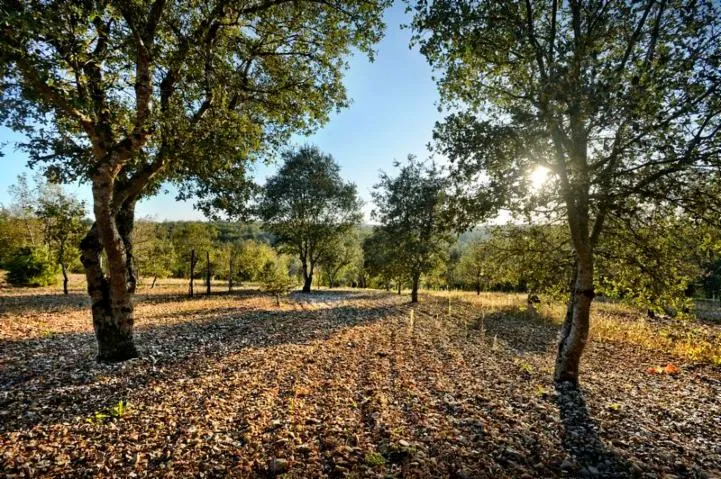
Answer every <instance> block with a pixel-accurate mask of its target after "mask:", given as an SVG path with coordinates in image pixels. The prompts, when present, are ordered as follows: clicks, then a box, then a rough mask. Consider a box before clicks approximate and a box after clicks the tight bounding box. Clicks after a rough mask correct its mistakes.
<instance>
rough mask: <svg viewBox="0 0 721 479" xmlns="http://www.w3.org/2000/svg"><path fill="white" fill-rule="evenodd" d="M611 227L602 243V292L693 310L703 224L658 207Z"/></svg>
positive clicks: (664, 309)
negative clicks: (692, 289)
mask: <svg viewBox="0 0 721 479" xmlns="http://www.w3.org/2000/svg"><path fill="white" fill-rule="evenodd" d="M609 226H610V227H609V228H608V229H607V230H606V231H605V233H604V235H603V236H602V238H601V240H600V244H599V256H600V261H599V266H598V268H597V270H598V273H597V281H596V283H597V284H598V285H599V292H600V293H601V294H603V295H604V296H607V297H610V298H614V299H619V300H622V301H624V302H626V303H630V304H632V305H635V306H638V307H641V308H644V309H648V310H650V311H654V312H656V313H671V314H673V315H675V314H677V313H680V312H683V311H688V310H689V309H690V308H691V307H692V299H691V298H690V297H689V295H688V294H687V292H688V290H689V286H690V285H691V284H692V283H693V282H694V280H695V279H696V278H698V277H700V276H701V265H700V264H699V262H698V260H697V259H696V258H695V255H697V254H699V253H701V252H702V251H703V250H704V249H705V245H704V240H705V235H704V233H705V232H704V228H703V227H702V225H699V224H697V223H696V222H695V221H692V220H690V219H689V218H688V217H682V216H677V215H674V213H673V211H669V210H665V209H659V210H656V211H649V212H648V213H647V214H645V215H643V216H638V217H636V218H633V219H629V220H626V221H624V222H623V224H619V223H618V222H617V220H616V221H613V222H611V223H610V225H609Z"/></svg>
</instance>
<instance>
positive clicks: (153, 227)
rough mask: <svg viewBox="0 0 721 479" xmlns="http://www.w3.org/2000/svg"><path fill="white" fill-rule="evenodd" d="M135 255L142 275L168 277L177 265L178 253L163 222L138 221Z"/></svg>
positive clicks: (134, 242)
mask: <svg viewBox="0 0 721 479" xmlns="http://www.w3.org/2000/svg"><path fill="white" fill-rule="evenodd" d="M133 255H134V256H135V262H136V265H137V268H138V274H139V276H141V277H151V278H167V277H168V276H170V275H171V274H172V272H173V268H174V267H175V266H176V262H177V254H176V251H175V244H174V243H173V241H171V238H170V232H169V230H168V229H167V228H164V227H163V224H161V223H154V222H152V221H150V220H143V221H137V222H136V223H135V228H133Z"/></svg>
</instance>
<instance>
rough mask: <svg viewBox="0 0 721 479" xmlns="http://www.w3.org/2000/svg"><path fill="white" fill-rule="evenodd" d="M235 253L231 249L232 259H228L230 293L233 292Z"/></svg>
mask: <svg viewBox="0 0 721 479" xmlns="http://www.w3.org/2000/svg"><path fill="white" fill-rule="evenodd" d="M233 260H234V258H233V251H232V249H231V252H230V257H229V259H228V292H229V293H232V292H233Z"/></svg>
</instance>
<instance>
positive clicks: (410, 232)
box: [371, 156, 451, 289]
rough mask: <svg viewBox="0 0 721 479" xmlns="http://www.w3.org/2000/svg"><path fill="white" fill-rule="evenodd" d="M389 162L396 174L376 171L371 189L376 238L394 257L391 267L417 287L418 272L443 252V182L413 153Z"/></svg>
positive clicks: (446, 241) (446, 233) (446, 242)
mask: <svg viewBox="0 0 721 479" xmlns="http://www.w3.org/2000/svg"><path fill="white" fill-rule="evenodd" d="M395 166H396V167H399V168H400V171H399V173H398V176H396V177H395V178H393V177H390V176H388V175H387V174H386V173H381V177H380V182H379V183H378V184H377V185H376V187H375V191H374V193H373V198H374V200H375V204H376V209H375V210H374V211H373V216H374V218H375V219H377V220H378V221H379V222H380V223H381V226H380V227H379V228H378V229H379V230H381V231H382V233H380V236H378V237H377V239H376V241H378V242H379V243H381V244H382V245H383V248H384V249H385V250H386V251H387V254H390V255H392V257H393V258H395V259H393V260H392V261H393V264H394V267H393V269H394V270H395V268H396V267H397V268H398V270H399V272H402V273H403V276H405V277H409V278H410V279H411V281H412V283H413V284H414V286H417V285H418V281H419V279H420V277H421V275H423V274H426V273H429V272H431V271H432V270H433V269H434V268H435V267H436V266H437V265H438V264H439V263H440V262H442V261H443V259H444V258H445V257H446V255H447V253H448V248H449V246H450V241H451V234H450V232H451V223H450V221H449V217H448V216H447V207H448V201H447V188H448V180H447V179H446V178H444V177H443V176H442V174H441V171H440V170H439V169H438V168H437V167H436V165H435V164H431V165H430V166H429V165H426V164H425V163H423V162H420V161H417V160H416V159H415V158H414V157H413V156H409V157H408V161H407V162H406V163H404V164H402V165H401V164H400V163H397V162H396V163H395ZM371 245H372V243H371ZM377 259H380V258H374V259H373V260H372V261H376V260H377ZM414 289H415V288H414Z"/></svg>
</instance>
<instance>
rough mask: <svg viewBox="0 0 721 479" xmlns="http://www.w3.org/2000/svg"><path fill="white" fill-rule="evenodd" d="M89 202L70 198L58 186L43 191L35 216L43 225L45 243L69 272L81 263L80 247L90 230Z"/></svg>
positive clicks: (49, 185) (48, 187) (45, 186)
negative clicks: (70, 267)
mask: <svg viewBox="0 0 721 479" xmlns="http://www.w3.org/2000/svg"><path fill="white" fill-rule="evenodd" d="M85 213H86V209H85V202H83V201H78V200H76V199H75V198H73V197H72V196H69V195H66V194H65V193H64V192H63V190H62V189H61V188H60V187H59V186H58V185H51V184H45V185H43V186H42V188H41V195H40V196H39V198H38V201H37V206H36V209H35V214H36V216H37V217H38V219H40V221H41V223H42V225H43V231H44V234H45V241H46V243H47V244H50V245H52V247H53V249H54V250H55V256H56V258H57V262H58V264H59V265H61V266H62V267H63V268H65V269H67V268H68V266H69V265H70V264H72V263H73V262H76V263H77V262H78V258H79V256H80V255H79V251H78V248H77V245H79V244H80V240H81V239H82V237H83V235H84V234H85V233H86V232H87V230H88V225H87V223H86V221H85Z"/></svg>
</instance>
